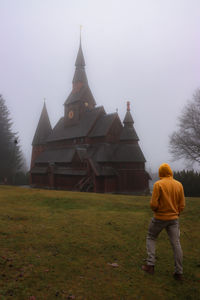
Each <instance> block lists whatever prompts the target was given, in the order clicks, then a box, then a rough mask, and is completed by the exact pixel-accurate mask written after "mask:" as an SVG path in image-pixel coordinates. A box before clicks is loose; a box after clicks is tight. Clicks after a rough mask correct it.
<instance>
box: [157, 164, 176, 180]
mask: <svg viewBox="0 0 200 300" xmlns="http://www.w3.org/2000/svg"><path fill="white" fill-rule="evenodd" d="M159 177H160V178H162V177H173V172H172V169H171V167H170V165H168V164H166V163H164V164H162V165H160V167H159Z"/></svg>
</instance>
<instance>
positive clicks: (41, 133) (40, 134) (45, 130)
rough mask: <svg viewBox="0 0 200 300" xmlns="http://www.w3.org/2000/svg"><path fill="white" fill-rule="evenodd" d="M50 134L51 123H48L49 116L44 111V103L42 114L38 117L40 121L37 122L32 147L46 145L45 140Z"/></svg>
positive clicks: (45, 110)
mask: <svg viewBox="0 0 200 300" xmlns="http://www.w3.org/2000/svg"><path fill="white" fill-rule="evenodd" d="M51 132H52V128H51V123H50V121H49V116H48V112H47V109H46V104H45V102H44V106H43V109H42V113H41V115H40V119H39V122H38V126H37V129H36V131H35V135H34V138H33V142H32V145H33V146H36V145H43V144H45V143H46V139H47V138H48V136H49V135H50V133H51Z"/></svg>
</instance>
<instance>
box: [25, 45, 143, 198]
mask: <svg viewBox="0 0 200 300" xmlns="http://www.w3.org/2000/svg"><path fill="white" fill-rule="evenodd" d="M75 66H76V69H75V74H74V78H73V82H72V83H73V86H72V91H71V93H70V95H69V96H68V98H67V100H66V101H65V103H64V116H63V117H62V118H61V119H60V120H59V121H58V123H57V124H56V126H55V127H54V128H53V129H52V128H51V124H50V121H49V117H48V113H47V109H46V105H45V104H44V107H43V110H42V113H41V116H40V120H39V123H38V126H37V129H36V132H35V135H34V138H33V143H32V160H31V169H30V183H31V185H32V186H36V187H47V188H55V189H67V190H79V191H93V192H103V193H104V192H105V193H135V192H147V191H148V189H149V175H148V173H147V172H146V171H145V158H144V155H143V153H142V151H141V149H140V146H139V144H138V141H139V138H138V136H137V134H136V132H135V129H134V126H133V124H134V122H133V118H132V116H131V113H130V103H129V102H127V112H126V115H125V118H124V120H123V123H122V122H121V121H120V118H119V116H118V114H117V113H112V114H107V113H106V112H105V110H104V108H103V107H102V106H100V107H97V106H96V103H95V99H94V97H93V95H92V93H91V90H90V88H89V85H88V80H87V76H86V73H85V61H84V57H83V52H82V47H81V44H80V47H79V51H78V55H77V59H76V63H75Z"/></svg>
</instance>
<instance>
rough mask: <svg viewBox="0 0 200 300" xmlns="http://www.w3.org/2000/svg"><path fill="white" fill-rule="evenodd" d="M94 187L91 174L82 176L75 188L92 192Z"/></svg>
mask: <svg viewBox="0 0 200 300" xmlns="http://www.w3.org/2000/svg"><path fill="white" fill-rule="evenodd" d="M93 189H94V184H93V180H92V177H91V176H88V177H83V178H81V180H80V181H79V182H78V183H77V184H76V185H75V190H78V191H80V192H92V191H93Z"/></svg>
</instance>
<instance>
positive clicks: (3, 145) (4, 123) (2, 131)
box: [0, 95, 21, 184]
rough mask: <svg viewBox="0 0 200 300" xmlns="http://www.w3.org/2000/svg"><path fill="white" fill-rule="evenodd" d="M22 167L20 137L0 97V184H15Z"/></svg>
mask: <svg viewBox="0 0 200 300" xmlns="http://www.w3.org/2000/svg"><path fill="white" fill-rule="evenodd" d="M20 166H21V151H20V148H19V144H18V136H17V134H16V133H14V132H13V131H12V121H11V119H10V113H9V110H8V108H7V106H6V103H5V100H4V99H3V97H2V96H1V95H0V182H4V183H6V182H8V183H12V184H14V183H15V174H16V172H17V171H18V170H19V169H20Z"/></svg>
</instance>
